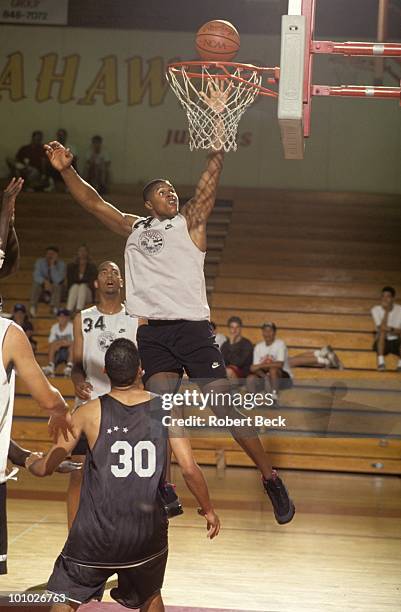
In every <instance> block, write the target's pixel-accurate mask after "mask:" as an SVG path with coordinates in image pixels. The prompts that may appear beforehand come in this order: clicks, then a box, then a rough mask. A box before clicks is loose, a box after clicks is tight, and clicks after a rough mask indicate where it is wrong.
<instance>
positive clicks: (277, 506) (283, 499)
mask: <svg viewBox="0 0 401 612" xmlns="http://www.w3.org/2000/svg"><path fill="white" fill-rule="evenodd" d="M262 482H263V486H264V488H265V491H266V493H267V494H268V496H269V498H270V501H271V503H272V506H273V510H274V516H275V517H276V521H277V522H278V523H279V524H280V525H285V523H289V522H290V521H292V519H293V518H294V514H295V506H294V502H293V501H292V500H291V499H290V497H289V495H288V491H287V489H286V487H285V485H284V483H283V481H282V480H281V478H279V476H278V474H277V472H276V471H275V470H273V478H269V479H268V480H265V479H263V480H262Z"/></svg>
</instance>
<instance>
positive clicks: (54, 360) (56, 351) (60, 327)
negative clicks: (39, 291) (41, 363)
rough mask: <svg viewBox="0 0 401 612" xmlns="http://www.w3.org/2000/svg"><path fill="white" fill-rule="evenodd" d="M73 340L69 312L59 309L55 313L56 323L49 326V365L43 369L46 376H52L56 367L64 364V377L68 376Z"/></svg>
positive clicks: (70, 368)
mask: <svg viewBox="0 0 401 612" xmlns="http://www.w3.org/2000/svg"><path fill="white" fill-rule="evenodd" d="M73 340H74V332H73V325H72V322H71V319H70V311H69V310H67V309H66V308H60V309H59V310H58V312H57V323H54V325H52V326H51V329H50V334H49V363H48V365H47V366H45V367H44V368H42V369H43V372H44V374H46V376H54V375H55V371H56V368H57V366H58V365H59V364H60V363H65V364H66V366H65V368H64V372H63V374H64V376H70V375H71V370H72V344H73Z"/></svg>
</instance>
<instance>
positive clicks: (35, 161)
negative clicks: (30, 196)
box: [7, 130, 50, 191]
mask: <svg viewBox="0 0 401 612" xmlns="http://www.w3.org/2000/svg"><path fill="white" fill-rule="evenodd" d="M7 164H8V167H9V169H10V175H11V176H16V177H18V178H19V177H21V178H23V179H24V190H25V191H43V190H44V189H45V188H47V187H48V186H49V170H50V166H49V162H48V160H47V157H46V153H45V150H44V148H43V132H41V131H40V130H36V131H35V132H33V133H32V139H31V142H30V143H29V144H27V145H24V146H23V147H21V148H20V149H19V150H18V153H17V155H16V157H15V159H12V158H7Z"/></svg>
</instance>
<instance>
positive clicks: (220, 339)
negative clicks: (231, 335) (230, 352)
mask: <svg viewBox="0 0 401 612" xmlns="http://www.w3.org/2000/svg"><path fill="white" fill-rule="evenodd" d="M210 325H211V326H212V327H213V331H214V337H215V339H216V342H217V344H218V345H219V348H220V349H221V347H222V346H223V344H224V342H226V340H227V337H226V336H225V335H224V334H220V333H218V332H217V333H216V329H217V326H216V323H214V321H210Z"/></svg>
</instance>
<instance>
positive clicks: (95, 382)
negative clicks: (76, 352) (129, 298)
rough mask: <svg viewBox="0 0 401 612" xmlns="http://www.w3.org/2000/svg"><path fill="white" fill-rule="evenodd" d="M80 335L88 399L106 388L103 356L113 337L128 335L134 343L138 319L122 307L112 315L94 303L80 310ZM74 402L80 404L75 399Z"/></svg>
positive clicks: (105, 390)
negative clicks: (104, 312) (88, 390)
mask: <svg viewBox="0 0 401 612" xmlns="http://www.w3.org/2000/svg"><path fill="white" fill-rule="evenodd" d="M81 327H82V336H83V366H84V370H85V372H86V379H87V380H88V381H89V382H90V383H91V385H92V386H93V391H92V394H91V399H96V398H97V397H99V396H100V395H104V394H105V393H108V392H109V391H110V381H109V378H108V377H107V375H106V373H105V372H104V371H103V370H104V356H105V353H106V351H107V349H108V348H109V346H110V344H111V343H112V342H113V341H114V340H117V338H128V339H129V340H132V342H135V344H136V331H137V329H138V319H136V318H135V317H130V316H129V315H128V314H127V313H126V310H125V308H122V309H121V311H120V312H117V313H116V314H111V315H107V314H103V313H102V312H100V310H98V309H97V307H96V306H92V307H91V308H87V309H86V310H82V311H81ZM77 403H81V402H80V400H78V402H77Z"/></svg>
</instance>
